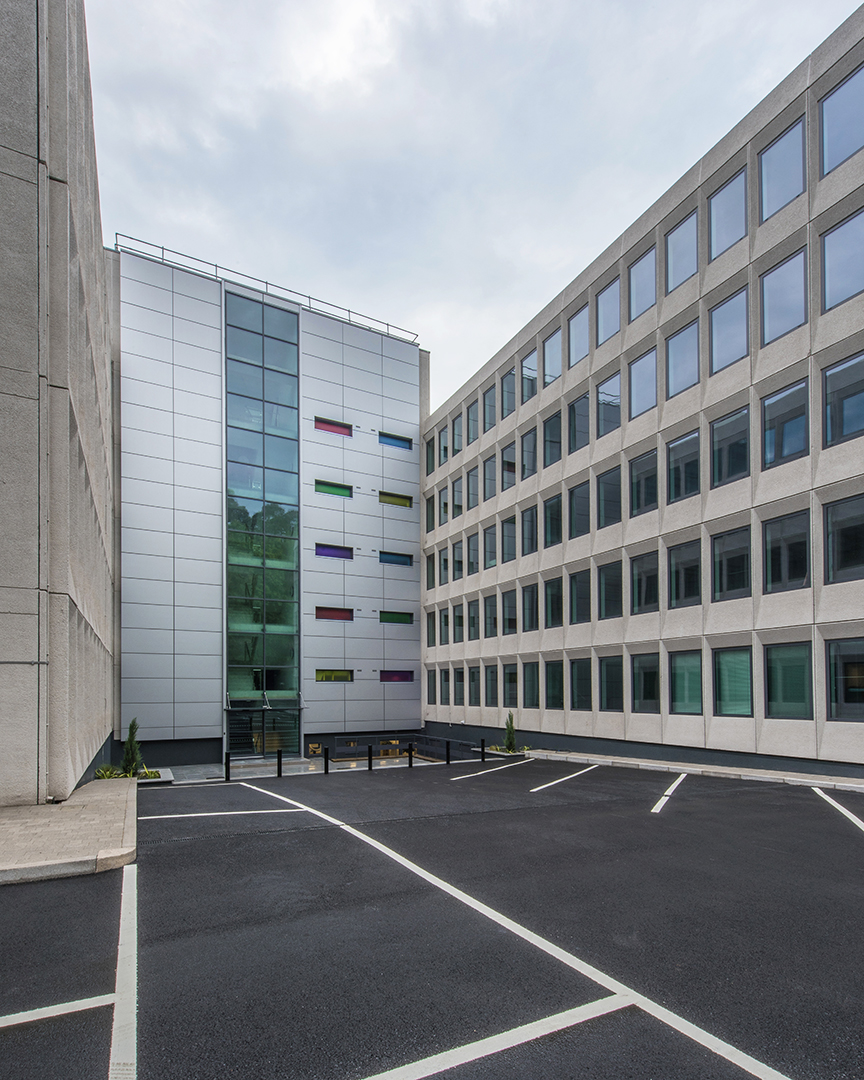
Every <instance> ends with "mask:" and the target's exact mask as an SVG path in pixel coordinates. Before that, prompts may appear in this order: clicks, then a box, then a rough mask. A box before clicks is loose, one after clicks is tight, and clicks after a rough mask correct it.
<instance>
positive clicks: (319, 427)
mask: <svg viewBox="0 0 864 1080" xmlns="http://www.w3.org/2000/svg"><path fill="white" fill-rule="evenodd" d="M228 295H229V296H230V295H231V294H230V293H229V294H228ZM315 430H316V431H328V432H329V433H330V434H331V435H344V436H345V437H346V438H348V439H350V438H351V437H352V436H353V434H354V427H353V425H351V424H343V423H342V422H341V421H340V420H325V419H324V417H323V416H316V417H315ZM432 468H433V469H434V468H435V449H434V447H433V449H432Z"/></svg>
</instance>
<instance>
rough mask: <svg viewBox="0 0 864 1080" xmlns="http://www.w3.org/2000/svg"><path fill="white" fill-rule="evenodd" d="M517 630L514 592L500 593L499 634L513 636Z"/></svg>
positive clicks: (511, 590) (512, 590)
mask: <svg viewBox="0 0 864 1080" xmlns="http://www.w3.org/2000/svg"><path fill="white" fill-rule="evenodd" d="M518 629H519V627H518V625H517V614H516V590H515V589H508V590H507V592H503V593H501V633H502V634H503V635H505V636H506V635H507V634H515V633H516V631H517V630H518Z"/></svg>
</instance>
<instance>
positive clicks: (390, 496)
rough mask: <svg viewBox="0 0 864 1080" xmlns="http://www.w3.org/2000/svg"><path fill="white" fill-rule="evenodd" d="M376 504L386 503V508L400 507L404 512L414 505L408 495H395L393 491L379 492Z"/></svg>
mask: <svg viewBox="0 0 864 1080" xmlns="http://www.w3.org/2000/svg"><path fill="white" fill-rule="evenodd" d="M378 502H380V503H386V504H387V505H388V506H402V507H404V509H406V510H410V509H411V507H412V506H413V505H414V500H413V499H412V498H411V496H410V495H397V494H396V492H394V491H379V492H378Z"/></svg>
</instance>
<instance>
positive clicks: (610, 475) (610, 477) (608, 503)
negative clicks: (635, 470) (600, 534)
mask: <svg viewBox="0 0 864 1080" xmlns="http://www.w3.org/2000/svg"><path fill="white" fill-rule="evenodd" d="M620 520H621V466H620V465H616V466H615V468H614V469H610V470H609V471H608V472H605V473H601V474H600V476H598V477H597V528H598V529H605V528H606V526H607V525H615V524H616V523H617V522H619V521H620Z"/></svg>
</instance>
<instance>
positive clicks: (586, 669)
mask: <svg viewBox="0 0 864 1080" xmlns="http://www.w3.org/2000/svg"><path fill="white" fill-rule="evenodd" d="M570 708H571V709H575V710H576V711H577V712H590V711H591V659H590V657H587V656H586V657H581V658H580V659H578V660H571V661H570Z"/></svg>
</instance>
